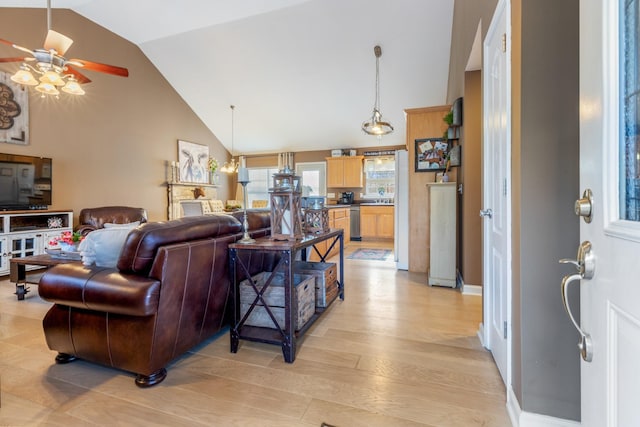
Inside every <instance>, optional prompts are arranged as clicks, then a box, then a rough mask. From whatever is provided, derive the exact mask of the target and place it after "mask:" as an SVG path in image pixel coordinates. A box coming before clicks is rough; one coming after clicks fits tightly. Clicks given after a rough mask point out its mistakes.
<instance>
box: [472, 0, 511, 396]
mask: <svg viewBox="0 0 640 427" xmlns="http://www.w3.org/2000/svg"><path fill="white" fill-rule="evenodd" d="M501 14H504V16H505V19H506V26H505V28H506V30H505V31H506V55H507V63H506V79H507V80H506V110H507V111H506V121H507V123H506V126H505V129H506V135H505V141H506V143H507V147H506V150H505V157H506V159H504V160H505V165H506V169H507V171H506V172H507V173H506V175H505V179H506V207H507V209H506V210H507V220H506V222H507V245H506V250H507V253H506V254H505V255H506V259H507V262H506V263H505V268H506V269H507V272H506V277H507V286H506V288H507V289H506V299H507V314H506V317H507V319H508V320H507V322H508V324H507V339H506V341H507V361H506V364H507V366H506V368H507V373H506V377H507V379H506V384H505V386H506V388H507V396H510V395H511V393H510V392H509V391H510V390H511V382H512V338H513V334H512V303H511V298H512V279H513V278H512V268H511V267H512V262H513V261H512V246H513V236H512V229H511V215H512V209H511V203H512V198H511V193H512V192H511V182H512V179H511V169H512V168H511V131H512V130H511V1H510V0H499V1H498V4H497V5H496V10H495V12H494V14H493V16H494V19H495V17H497V16H500V15H501ZM494 31H495V28H494V23H493V20H492V21H491V24H490V25H489V29H488V30H487V35H486V36H485V39H484V40H487V39H488V38H489V36H490V35H491V34H492V32H494ZM485 48H486V45H485V44H484V42H483V83H482V86H483V95H482V98H483V100H482V103H483V119H482V121H483V130H482V136H483V141H482V146H483V153H482V156H483V159H482V168H483V172H482V193H483V208H486V206H485V200H486V199H485V195H486V192H487V191H491V189H492V186H491V185H489V182H488V177H487V174H486V173H485V171H486V169H487V156H486V153H485V151H484V150H485V141H486V139H487V134H486V132H487V131H486V129H487V127H486V126H484V124H485V123H486V121H487V108H486V107H487V105H486V103H487V99H488V97H489V92H488V91H487V84H486V81H487V80H486V79H485V77H484V75H485V73H487V72H489V70H488V68H487V66H486V65H487V64H486V63H485V62H484V61H485V59H486V55H484V52H485ZM488 228H489V221H487V220H485V221H484V222H483V225H482V230H483V233H482V234H483V242H482V251H483V309H482V313H483V323H482V324H481V330H480V332H479V335H480V337H481V339H482V341H483V342H482V344H483V346H484V347H486V348H487V349H488V350H491V339H490V326H489V325H491V323H492V320H493V318H492V314H491V313H492V309H491V308H492V306H491V301H492V299H493V296H494V293H495V289H494V287H493V286H492V284H491V283H490V280H489V278H488V277H487V268H486V261H487V260H488V257H487V256H486V255H487V254H488V253H489V245H488V242H487V238H486V236H487V230H488ZM485 325H487V327H485Z"/></svg>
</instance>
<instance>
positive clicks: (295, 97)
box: [0, 0, 454, 154]
mask: <svg viewBox="0 0 640 427" xmlns="http://www.w3.org/2000/svg"><path fill="white" fill-rule="evenodd" d="M453 3H454V0H393V1H390V0H269V1H264V0H236V1H231V0H226V1H223V0H183V1H179V2H178V1H175V0H136V1H131V0H53V1H52V6H53V7H55V8H69V9H72V10H73V11H75V12H76V13H78V14H80V15H83V16H85V17H86V18H87V19H90V20H91V21H94V22H96V23H97V24H99V25H101V26H103V27H105V28H107V29H109V30H111V31H112V32H114V33H116V34H118V35H120V36H122V37H124V38H125V39H127V40H129V41H131V42H133V43H135V44H137V45H138V46H139V47H140V49H141V50H142V51H143V52H144V53H145V54H146V55H147V57H148V58H149V59H150V60H151V61H152V62H153V63H154V65H155V66H156V67H157V68H158V70H159V71H160V72H161V73H162V74H163V75H164V76H165V78H166V79H167V80H168V81H169V83H170V84H171V85H173V87H174V88H175V89H176V91H177V92H178V93H179V94H180V95H181V96H182V97H183V98H184V99H185V101H186V102H187V103H188V104H189V105H190V106H191V108H192V109H193V111H195V113H196V114H197V115H198V116H199V117H200V118H201V119H202V121H203V122H204V123H205V124H206V125H207V126H208V127H209V128H210V129H211V131H212V132H213V133H214V134H215V135H216V136H217V137H218V138H219V139H220V141H221V142H222V143H223V144H224V145H225V146H226V147H227V149H231V112H230V108H229V106H230V105H231V104H234V105H235V106H236V109H235V138H234V153H235V154H255V153H266V152H277V151H289V150H292V151H293V150H295V151H308V150H322V149H331V148H356V147H370V146H375V145H378V144H381V145H403V144H405V140H404V135H405V126H404V110H405V109H407V108H417V107H428V106H434V105H443V104H445V101H446V88H447V75H448V68H449V48H450V44H451V28H452V17H453ZM0 7H46V1H45V0H25V1H16V0H13V1H8V0H0ZM53 28H54V29H55V21H54V22H53ZM376 44H379V45H380V46H381V47H382V57H381V58H380V107H381V108H380V109H381V111H382V114H383V118H384V119H385V120H387V121H390V122H391V123H392V124H393V125H394V127H395V131H394V133H392V134H391V135H388V136H385V137H383V138H382V140H381V141H379V140H378V139H376V138H375V137H373V136H368V135H365V134H364V133H363V132H362V131H361V130H360V125H361V123H362V122H363V121H364V120H366V119H368V118H369V117H370V116H371V111H372V108H373V104H374V100H375V56H374V53H373V47H374V46H375V45H376ZM117 65H122V66H126V64H117Z"/></svg>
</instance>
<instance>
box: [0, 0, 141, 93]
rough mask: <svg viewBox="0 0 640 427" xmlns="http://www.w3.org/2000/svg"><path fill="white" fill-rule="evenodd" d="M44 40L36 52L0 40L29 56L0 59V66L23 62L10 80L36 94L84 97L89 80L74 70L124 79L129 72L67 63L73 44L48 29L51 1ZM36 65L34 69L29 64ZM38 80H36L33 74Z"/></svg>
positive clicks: (73, 61) (80, 62)
mask: <svg viewBox="0 0 640 427" xmlns="http://www.w3.org/2000/svg"><path fill="white" fill-rule="evenodd" d="M47 29H48V32H47V37H46V39H45V41H44V47H43V48H39V49H29V48H26V47H22V46H18V45H17V44H15V43H13V42H10V41H8V40H3V39H0V43H4V44H6V45H9V46H11V47H13V48H15V49H18V50H21V51H23V52H26V53H28V54H29V55H31V56H28V57H9V58H0V63H1V62H22V65H21V66H20V69H19V70H18V71H17V72H16V73H15V74H14V75H13V76H11V80H13V81H14V82H16V83H19V84H22V85H27V86H35V87H36V90H37V91H38V92H40V93H41V94H42V97H44V96H45V95H53V96H57V95H58V94H59V93H60V92H59V91H58V87H62V88H61V89H62V91H64V92H66V93H70V94H72V95H84V93H85V92H84V90H83V89H82V87H80V84H81V83H89V82H91V80H89V78H88V77H86V76H85V75H84V74H82V73H80V72H79V71H78V70H77V69H76V67H77V68H81V69H86V70H91V71H98V72H100V73H107V74H113V75H116V76H121V77H127V76H129V70H127V69H126V68H123V67H117V66H115V65H107V64H101V63H99V62H92V61H87V60H84V59H67V58H65V57H64V56H63V55H64V54H65V52H66V51H67V49H69V47H70V46H71V44H72V43H73V40H72V39H70V38H69V37H67V36H65V35H64V34H60V33H58V32H56V31H53V30H52V29H51V0H47ZM33 62H35V64H34V65H31V64H30V63H33ZM32 72H35V73H36V75H37V76H38V80H36V79H35V78H34V76H33V74H32Z"/></svg>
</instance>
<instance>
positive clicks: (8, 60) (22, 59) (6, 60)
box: [0, 57, 24, 62]
mask: <svg viewBox="0 0 640 427" xmlns="http://www.w3.org/2000/svg"><path fill="white" fill-rule="evenodd" d="M22 61H24V58H22V57H20V58H0V62H22Z"/></svg>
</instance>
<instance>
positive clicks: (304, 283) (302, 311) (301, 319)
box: [240, 271, 316, 331]
mask: <svg viewBox="0 0 640 427" xmlns="http://www.w3.org/2000/svg"><path fill="white" fill-rule="evenodd" d="M270 275H271V272H269V271H263V272H262V273H258V274H257V275H255V276H253V281H254V282H255V283H256V286H257V288H258V290H261V289H262V287H263V286H264V284H265V283H266V281H267V280H268V278H269V276H270ZM293 283H294V287H295V290H296V292H295V293H296V294H297V296H298V313H297V315H294V318H293V320H294V325H293V327H294V330H296V331H297V330H300V328H302V327H303V326H304V325H305V323H307V322H308V321H309V319H311V317H312V316H313V314H314V313H315V311H316V310H315V292H314V289H315V285H314V283H315V278H314V276H310V275H304V274H294V275H293ZM262 297H263V299H264V300H265V302H266V303H267V305H268V306H269V308H270V309H271V312H272V313H273V315H274V317H275V318H276V321H277V322H278V325H279V326H280V328H282V329H284V274H283V273H276V276H275V277H274V278H273V280H272V281H271V284H270V285H269V287H268V288H267V290H266V291H265V293H264V294H263V295H262ZM255 298H256V292H255V290H254V289H253V287H252V286H251V283H249V280H248V279H247V280H243V281H242V282H240V312H241V317H244V315H245V314H246V313H247V311H248V310H249V306H250V305H251V303H252V302H253V300H255ZM245 325H249V326H261V327H265V328H274V327H275V325H274V324H273V321H272V320H271V317H269V314H268V313H267V311H266V310H265V308H264V306H263V305H262V302H261V301H258V304H256V306H255V307H254V309H253V310H252V311H251V314H250V315H249V317H248V318H247V320H246V321H245Z"/></svg>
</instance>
